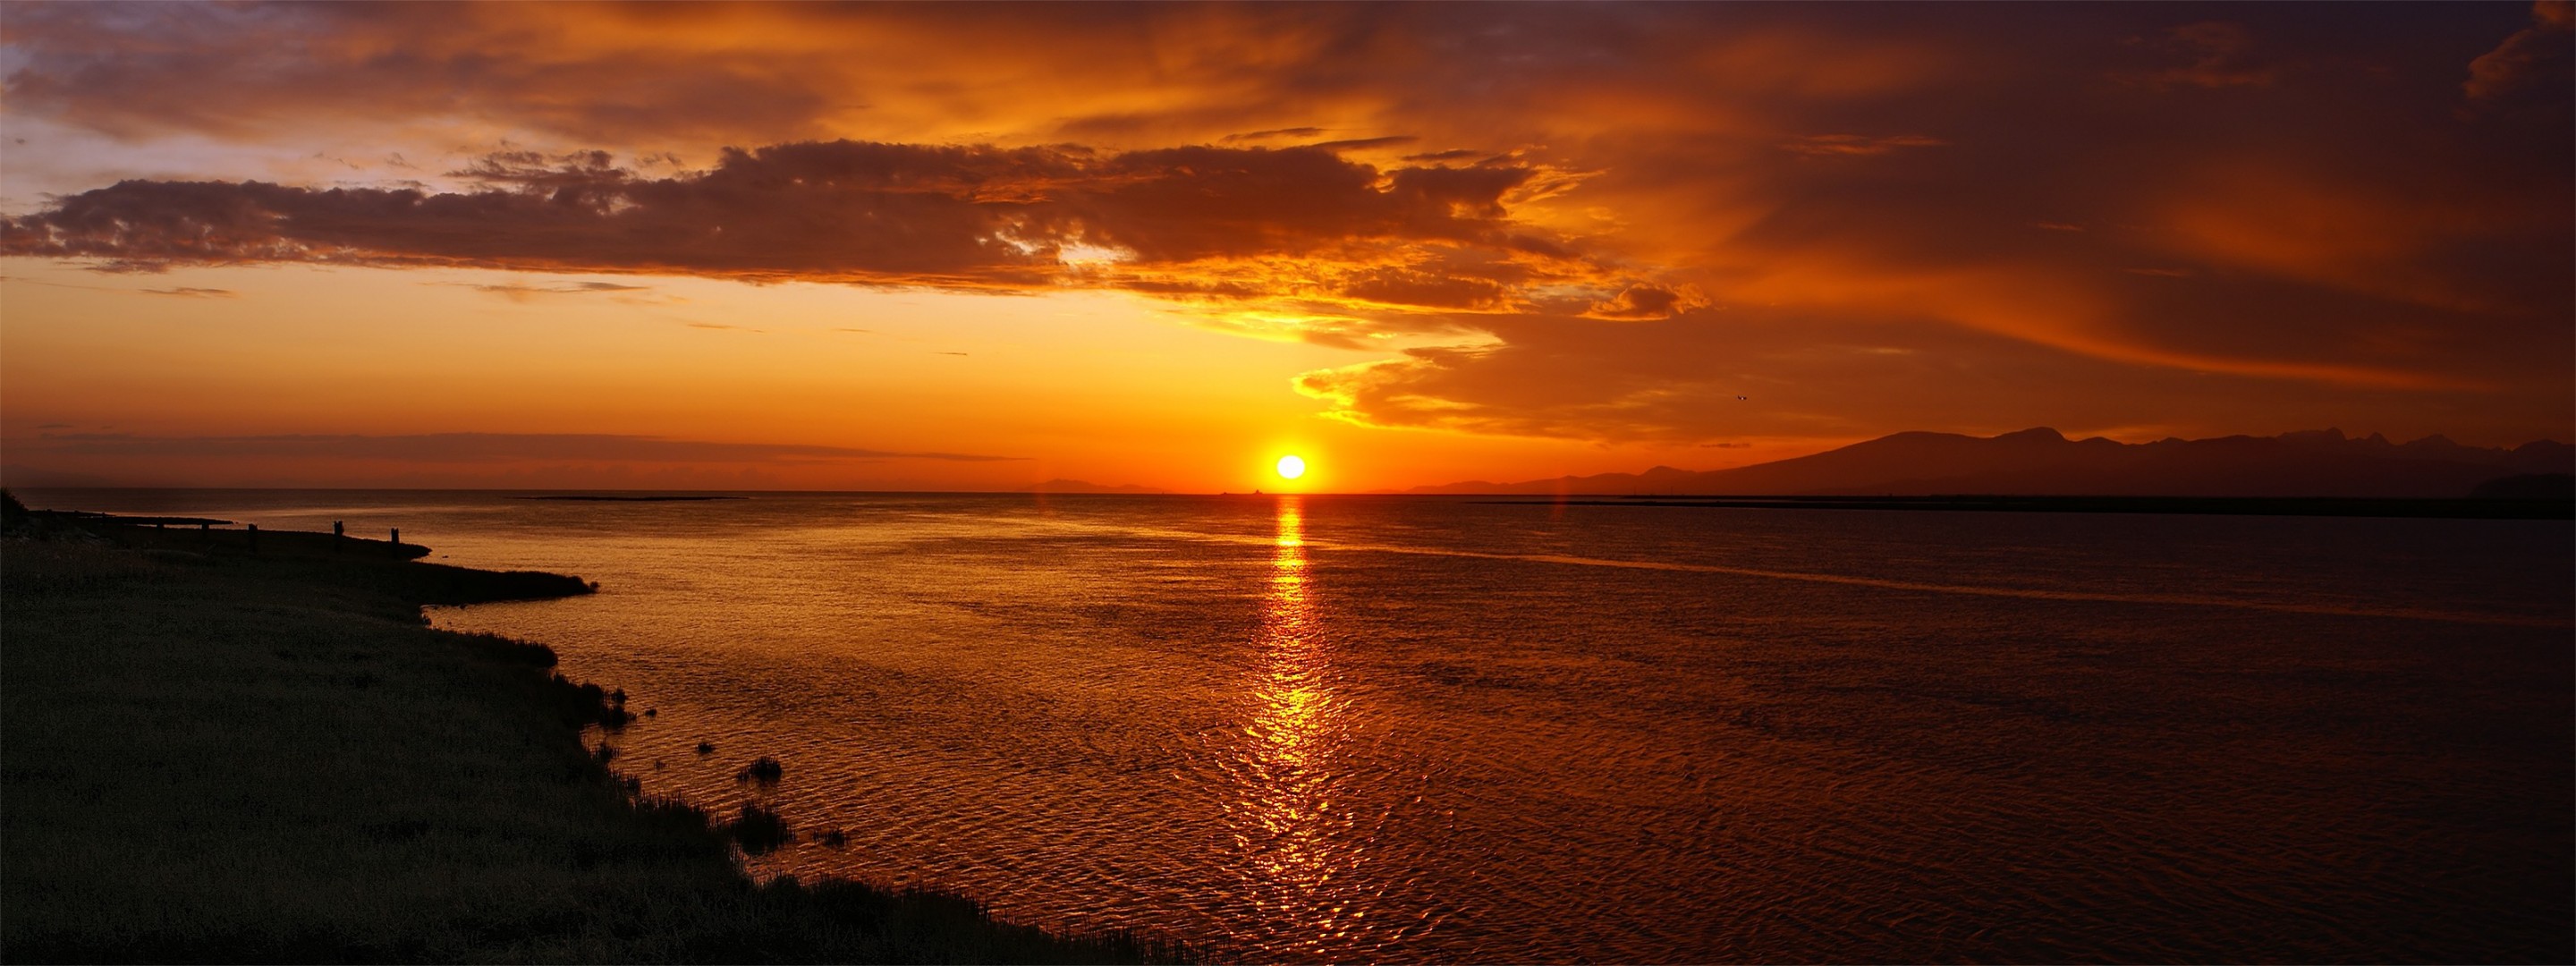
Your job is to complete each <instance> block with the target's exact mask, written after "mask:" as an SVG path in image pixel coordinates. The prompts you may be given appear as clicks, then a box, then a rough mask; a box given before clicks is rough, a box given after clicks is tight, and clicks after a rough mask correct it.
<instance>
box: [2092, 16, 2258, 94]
mask: <svg viewBox="0 0 2576 966" xmlns="http://www.w3.org/2000/svg"><path fill="white" fill-rule="evenodd" d="M2141 43H2142V44H2143V45H2144V46H2148V47H2151V48H2155V49H2158V50H2161V51H2164V52H2167V53H2169V54H2172V55H2174V56H2177V57H2179V58H2182V59H2184V60H2186V61H2188V62H2187V63H2185V64H2182V65H2180V66H2176V67H2169V68H2166V69H2163V70H2158V71H2154V72H2151V73H2144V74H2133V75H2129V77H2130V79H2132V80H2136V81H2140V82H2143V83H2146V84H2148V85H2151V86H2156V87H2199V88H2212V89H2214V88H2224V87H2260V86H2264V85H2267V84H2270V83H2272V82H2273V81H2274V80H2275V79H2276V78H2277V76H2278V71H2279V68H2278V67H2277V66H2275V65H2273V64H2271V63H2269V62H2267V61H2266V60H2265V59H2264V58H2263V57H2262V56H2261V55H2260V54H2259V53H2258V51H2257V49H2256V44H2255V41H2254V33H2253V31H2251V30H2248V29H2246V26H2245V25H2244V24H2241V23H2237V22H2234V21H2228V20H2206V21H2201V22H2199V23H2189V24H2184V25H2182V26H2179V27H2174V28H2171V29H2169V30H2166V31H2165V32H2164V34H2163V36H2161V37H2158V38H2156V39H2154V40H2152V41H2142V42H2141Z"/></svg>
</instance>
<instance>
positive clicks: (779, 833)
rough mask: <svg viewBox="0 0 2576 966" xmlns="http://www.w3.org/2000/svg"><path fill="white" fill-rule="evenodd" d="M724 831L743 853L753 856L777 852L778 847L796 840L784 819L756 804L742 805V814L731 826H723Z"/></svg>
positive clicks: (747, 803)
mask: <svg viewBox="0 0 2576 966" xmlns="http://www.w3.org/2000/svg"><path fill="white" fill-rule="evenodd" d="M725 830H726V831H728V832H730V833H732V835H733V840H734V841H735V842H737V843H740V844H741V845H742V850H743V851H745V852H749V853H751V854H753V855H766V854H768V853H771V852H775V851H778V847H779V846H781V845H785V844H787V843H789V842H792V841H795V840H796V837H795V833H793V832H792V831H790V830H789V829H788V827H787V820H786V819H783V818H780V817H778V813H777V812H773V811H770V810H769V809H767V808H764V807H762V806H761V805H760V804H759V803H757V802H744V803H742V814H741V815H739V816H737V817H736V818H735V819H734V820H733V824H731V825H728V826H725Z"/></svg>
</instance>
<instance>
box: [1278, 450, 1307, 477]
mask: <svg viewBox="0 0 2576 966" xmlns="http://www.w3.org/2000/svg"><path fill="white" fill-rule="evenodd" d="M1304 475H1306V458H1305V457H1303V456H1293V455H1292V456H1282V457H1280V458H1279V478H1280V479H1283V480H1293V479H1296V478H1298V477H1300V476H1304Z"/></svg>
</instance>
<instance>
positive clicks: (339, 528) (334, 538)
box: [331, 520, 348, 553]
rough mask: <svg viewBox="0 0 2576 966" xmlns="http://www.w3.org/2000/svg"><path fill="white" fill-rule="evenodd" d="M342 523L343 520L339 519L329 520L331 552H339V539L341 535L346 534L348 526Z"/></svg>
mask: <svg viewBox="0 0 2576 966" xmlns="http://www.w3.org/2000/svg"><path fill="white" fill-rule="evenodd" d="M344 524H345V521H341V520H333V521H331V552H332V553H339V552H340V541H341V538H342V537H344V536H346V535H347V534H348V528H347V527H346V526H345V525H344Z"/></svg>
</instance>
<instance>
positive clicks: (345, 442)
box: [14, 433, 1021, 463]
mask: <svg viewBox="0 0 2576 966" xmlns="http://www.w3.org/2000/svg"><path fill="white" fill-rule="evenodd" d="M14 446H15V447H23V448H25V449H26V450H28V451H34V452H43V453H58V454H67V455H83V456H130V457H257V458H264V459H335V460H389V461H401V462H414V463H485V462H502V461H520V460H553V461H573V462H631V463H790V462H813V461H830V460H862V459H922V460H948V461H962V462H998V461H1006V460H1013V459H1020V458H1021V457H1013V456H982V455H976V454H971V453H924V452H898V451H891V450H874V449H859V448H854V447H847V446H807V445H795V444H775V443H711V442H696V441H691V440H675V439H661V438H658V437H652V436H617V435H605V434H595V433H426V434H420V435H410V436H354V435H352V436H329V435H313V436H307V435H287V436H138V435H128V434H124V433H58V434H46V435H43V436H39V437H36V438H35V439H32V440H19V441H17V442H16V443H15V444H14Z"/></svg>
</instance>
